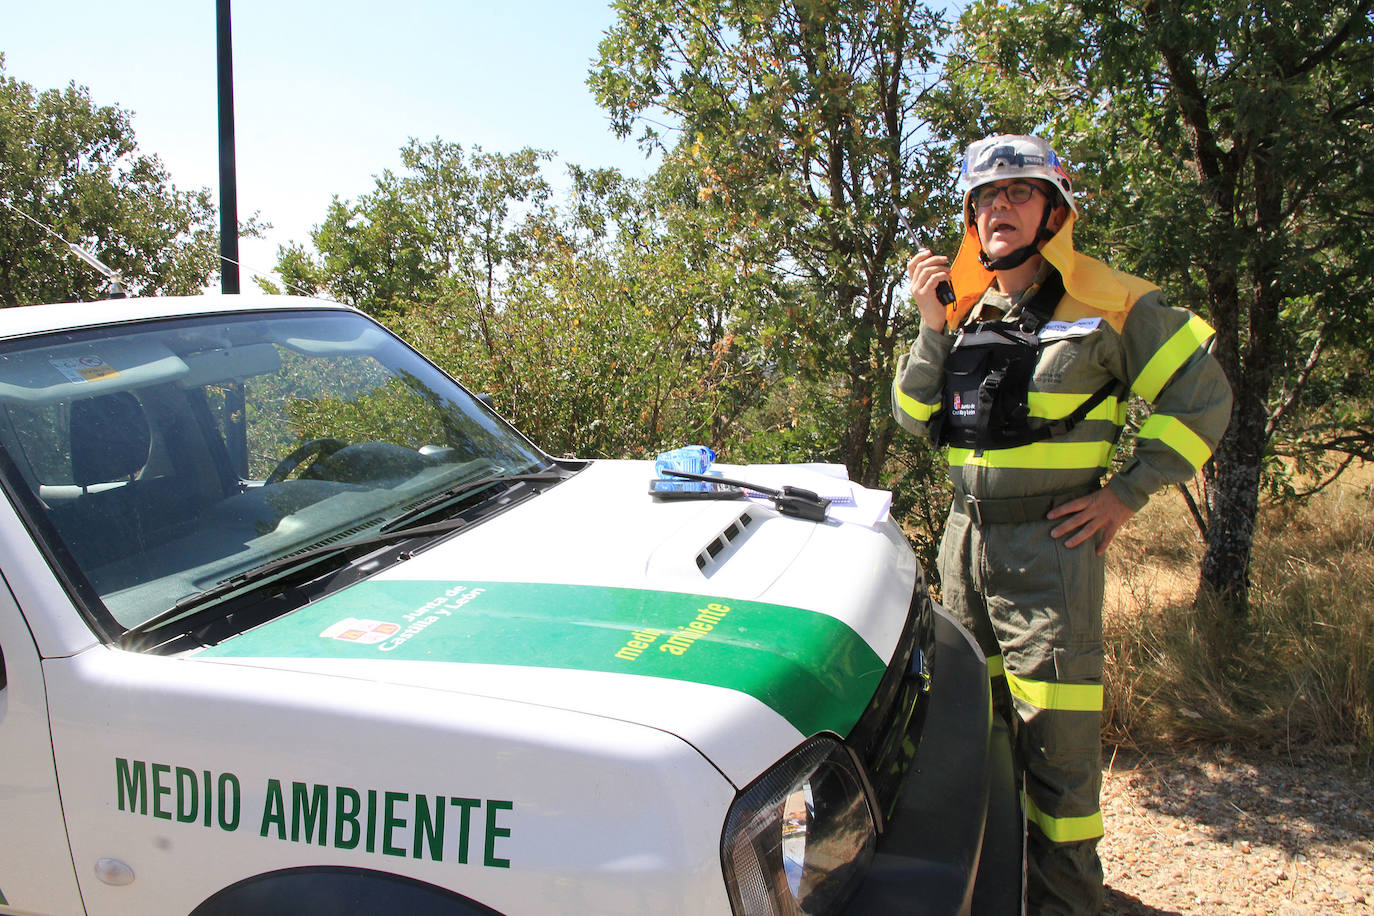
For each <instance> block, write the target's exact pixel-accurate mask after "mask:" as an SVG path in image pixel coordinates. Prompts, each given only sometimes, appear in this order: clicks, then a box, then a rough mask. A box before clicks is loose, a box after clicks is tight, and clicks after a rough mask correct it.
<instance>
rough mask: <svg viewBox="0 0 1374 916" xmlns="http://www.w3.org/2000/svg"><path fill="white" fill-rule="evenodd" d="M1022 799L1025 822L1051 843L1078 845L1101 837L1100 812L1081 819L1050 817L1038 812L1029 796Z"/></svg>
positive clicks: (1037, 807)
mask: <svg viewBox="0 0 1374 916" xmlns="http://www.w3.org/2000/svg"><path fill="white" fill-rule="evenodd" d="M1023 797H1024V798H1025V801H1026V820H1028V821H1030V822H1031V823H1032V824H1034V825H1035V826H1037V827H1039V828H1040V832H1041V833H1043V834H1045V838H1046V839H1048V840H1049V841H1050V842H1052V843H1078V842H1082V841H1083V840H1095V839H1097V838H1098V837H1100V836H1102V812H1101V811H1100V810H1098V811H1094V812H1093V813H1092V814H1085V815H1083V816H1082V817H1050V816H1049V815H1048V814H1046V813H1045V812H1044V811H1041V810H1040V808H1039V806H1038V805H1036V804H1035V801H1034V800H1033V799H1032V798H1031V797H1030V795H1029V794H1024V795H1023Z"/></svg>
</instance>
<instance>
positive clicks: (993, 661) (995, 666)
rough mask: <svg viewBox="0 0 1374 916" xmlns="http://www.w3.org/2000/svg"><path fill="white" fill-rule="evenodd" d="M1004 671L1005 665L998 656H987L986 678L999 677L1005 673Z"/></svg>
mask: <svg viewBox="0 0 1374 916" xmlns="http://www.w3.org/2000/svg"><path fill="white" fill-rule="evenodd" d="M1006 670H1007V669H1006V664H1005V663H1004V662H1003V661H1002V656H1000V655H989V656H988V677H989V678H994V677H1001V676H1002V675H1003V674H1005V673H1006Z"/></svg>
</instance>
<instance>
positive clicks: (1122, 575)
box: [1103, 466, 1374, 753]
mask: <svg viewBox="0 0 1374 916" xmlns="http://www.w3.org/2000/svg"><path fill="white" fill-rule="evenodd" d="M1201 555H1202V544H1201V542H1200V541H1199V539H1198V536H1197V533H1196V531H1195V529H1194V528H1193V526H1192V522H1191V518H1190V516H1189V514H1188V511H1187V509H1186V507H1185V506H1184V503H1183V500H1182V498H1181V497H1180V496H1179V495H1178V494H1177V493H1168V494H1161V495H1159V496H1157V497H1156V498H1155V499H1154V500H1152V501H1151V503H1150V504H1149V505H1148V506H1147V507H1146V509H1145V510H1144V511H1143V512H1142V513H1141V514H1140V515H1139V516H1137V518H1136V519H1135V520H1133V522H1132V523H1131V525H1130V526H1128V527H1127V529H1126V530H1125V531H1123V532H1122V533H1121V534H1120V535H1119V536H1118V541H1117V543H1115V544H1114V545H1113V547H1112V553H1111V555H1110V562H1109V564H1108V586H1107V598H1106V602H1105V605H1104V621H1103V622H1104V630H1105V634H1106V643H1107V669H1106V675H1105V680H1106V688H1107V691H1106V692H1107V711H1106V714H1105V716H1104V736H1105V737H1106V739H1107V740H1108V741H1110V742H1113V743H1116V744H1125V745H1131V746H1136V747H1140V748H1150V747H1161V746H1171V745H1177V744H1179V743H1181V742H1197V743H1210V742H1226V743H1230V744H1241V745H1247V746H1252V747H1257V748H1267V749H1275V750H1280V751H1286V750H1291V749H1292V748H1294V747H1297V746H1310V745H1313V744H1317V745H1324V746H1328V747H1350V748H1351V749H1356V748H1358V749H1360V750H1361V751H1362V752H1364V753H1374V467H1368V466H1366V467H1363V468H1359V469H1356V470H1352V471H1350V472H1347V474H1346V475H1344V476H1343V477H1342V478H1341V479H1340V480H1339V481H1337V483H1336V484H1335V485H1334V486H1332V487H1330V488H1328V489H1327V490H1325V491H1323V492H1322V493H1320V494H1318V495H1317V496H1315V497H1312V498H1311V499H1310V500H1309V501H1308V502H1306V503H1304V504H1293V503H1288V504H1284V505H1273V506H1266V507H1264V508H1263V509H1262V511H1261V515H1260V519H1259V527H1258V535H1257V537H1256V540H1255V550H1254V556H1253V560H1252V566H1251V583H1252V584H1251V608H1252V609H1251V614H1250V617H1249V619H1248V620H1246V621H1244V622H1243V623H1240V624H1234V625H1232V624H1229V623H1225V624H1218V623H1217V621H1219V620H1223V621H1224V620H1225V619H1226V618H1225V615H1222V614H1219V613H1216V612H1215V611H1213V610H1212V609H1209V608H1205V607H1197V606H1195V605H1194V594H1195V591H1196V588H1197V569H1198V561H1199V559H1200V558H1201Z"/></svg>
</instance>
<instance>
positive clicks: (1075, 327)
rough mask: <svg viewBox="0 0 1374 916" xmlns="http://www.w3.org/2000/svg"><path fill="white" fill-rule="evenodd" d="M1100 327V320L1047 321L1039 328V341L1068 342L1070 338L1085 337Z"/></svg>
mask: <svg viewBox="0 0 1374 916" xmlns="http://www.w3.org/2000/svg"><path fill="white" fill-rule="evenodd" d="M1101 326H1102V319H1101V318H1080V319H1078V320H1077V321H1047V322H1045V324H1044V325H1043V326H1042V327H1041V328H1040V339H1041V340H1068V339H1070V338H1072V337H1087V336H1088V335H1089V334H1091V333H1092V332H1093V331H1096V330H1097V329H1098V328H1099V327H1101Z"/></svg>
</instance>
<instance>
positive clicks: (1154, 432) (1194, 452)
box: [1136, 413, 1212, 471]
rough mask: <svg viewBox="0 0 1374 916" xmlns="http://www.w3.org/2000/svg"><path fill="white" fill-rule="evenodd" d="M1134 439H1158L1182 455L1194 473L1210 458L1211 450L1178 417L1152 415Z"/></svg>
mask: <svg viewBox="0 0 1374 916" xmlns="http://www.w3.org/2000/svg"><path fill="white" fill-rule="evenodd" d="M1136 438H1138V439H1158V440H1159V441H1160V442H1163V443H1164V444H1165V445H1167V446H1169V448H1171V449H1173V450H1174V451H1176V452H1178V453H1179V454H1180V455H1182V456H1183V459H1184V460H1185V461H1187V462H1188V463H1189V464H1191V465H1192V466H1193V470H1194V471H1200V470H1202V466H1203V465H1204V464H1206V463H1207V459H1208V458H1211V457H1212V450H1211V449H1210V448H1208V447H1207V443H1206V442H1203V441H1202V437H1201V436H1199V435H1198V434H1197V433H1195V432H1193V431H1192V430H1191V429H1189V428H1188V427H1187V426H1185V425H1184V424H1183V421H1182V420H1180V419H1178V417H1170V416H1166V415H1164V414H1160V413H1157V414H1153V415H1151V417H1150V419H1148V420H1146V421H1145V422H1144V424H1142V425H1141V427H1140V432H1138V433H1136Z"/></svg>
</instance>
